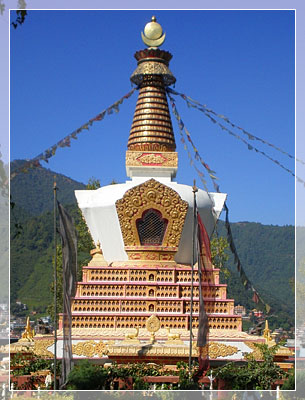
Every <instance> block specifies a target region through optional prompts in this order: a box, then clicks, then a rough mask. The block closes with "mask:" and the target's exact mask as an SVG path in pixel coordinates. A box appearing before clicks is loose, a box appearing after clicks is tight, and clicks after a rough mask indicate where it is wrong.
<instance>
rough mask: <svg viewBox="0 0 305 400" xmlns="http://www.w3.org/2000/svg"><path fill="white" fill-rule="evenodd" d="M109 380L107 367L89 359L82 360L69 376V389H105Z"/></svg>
mask: <svg viewBox="0 0 305 400" xmlns="http://www.w3.org/2000/svg"><path fill="white" fill-rule="evenodd" d="M107 380H108V372H107V370H106V369H105V368H103V367H101V366H98V365H94V364H92V363H90V362H89V361H88V360H81V361H80V362H79V363H78V364H77V365H76V366H75V367H74V368H73V369H72V371H71V372H70V374H69V376H68V383H67V389H69V390H103V389H105V386H106V383H107Z"/></svg>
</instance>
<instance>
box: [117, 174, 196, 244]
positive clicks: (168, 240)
mask: <svg viewBox="0 0 305 400" xmlns="http://www.w3.org/2000/svg"><path fill="white" fill-rule="evenodd" d="M149 208H154V209H156V210H158V211H160V212H161V214H162V218H166V219H167V220H168V227H167V229H166V232H165V235H164V239H163V243H162V245H163V246H176V247H178V245H179V241H180V237H181V233H182V228H183V225H184V220H185V217H186V213H187V209H188V203H187V202H186V201H183V200H182V199H181V197H180V196H179V194H178V193H177V192H175V191H174V190H173V189H171V188H169V187H168V186H165V185H163V184H162V183H160V182H158V181H156V180H154V179H150V180H149V181H147V182H144V183H142V184H141V185H138V186H135V187H133V188H132V189H129V190H128V191H127V192H126V193H125V194H124V196H123V198H122V199H120V200H117V201H116V209H117V213H118V217H119V221H120V225H121V231H122V235H123V240H124V244H125V246H137V245H138V246H139V245H140V240H139V236H138V231H137V226H136V220H137V219H139V218H141V217H142V214H143V212H144V211H145V210H147V209H149Z"/></svg>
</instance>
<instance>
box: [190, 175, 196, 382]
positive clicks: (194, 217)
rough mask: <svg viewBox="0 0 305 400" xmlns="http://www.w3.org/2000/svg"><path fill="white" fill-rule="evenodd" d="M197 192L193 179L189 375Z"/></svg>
mask: <svg viewBox="0 0 305 400" xmlns="http://www.w3.org/2000/svg"><path fill="white" fill-rule="evenodd" d="M197 192H198V189H197V186H196V180H195V179H194V186H193V194H194V201H193V209H194V210H193V238H192V246H193V249H192V254H193V257H192V258H193V259H192V272H191V305H190V353H189V374H191V368H192V339H193V298H194V265H195V257H196V254H195V243H196V238H195V235H196V220H197V206H196V193H197Z"/></svg>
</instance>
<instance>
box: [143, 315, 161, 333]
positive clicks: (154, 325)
mask: <svg viewBox="0 0 305 400" xmlns="http://www.w3.org/2000/svg"><path fill="white" fill-rule="evenodd" d="M146 329H147V330H148V332H153V333H155V332H157V331H158V330H159V329H160V320H159V318H158V317H156V316H155V315H151V316H150V317H149V318H148V319H147V321H146Z"/></svg>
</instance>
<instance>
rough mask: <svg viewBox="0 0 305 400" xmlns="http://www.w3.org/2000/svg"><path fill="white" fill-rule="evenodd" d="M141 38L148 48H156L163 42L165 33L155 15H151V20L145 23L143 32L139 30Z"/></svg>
mask: <svg viewBox="0 0 305 400" xmlns="http://www.w3.org/2000/svg"><path fill="white" fill-rule="evenodd" d="M141 36H142V40H143V42H144V43H145V44H146V46H148V47H149V48H157V47H159V46H161V45H162V44H163V43H164V40H165V33H164V34H163V30H162V27H161V25H160V24H158V22H157V18H156V17H155V16H152V17H151V22H148V24H146V25H145V28H144V34H143V32H141Z"/></svg>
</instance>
